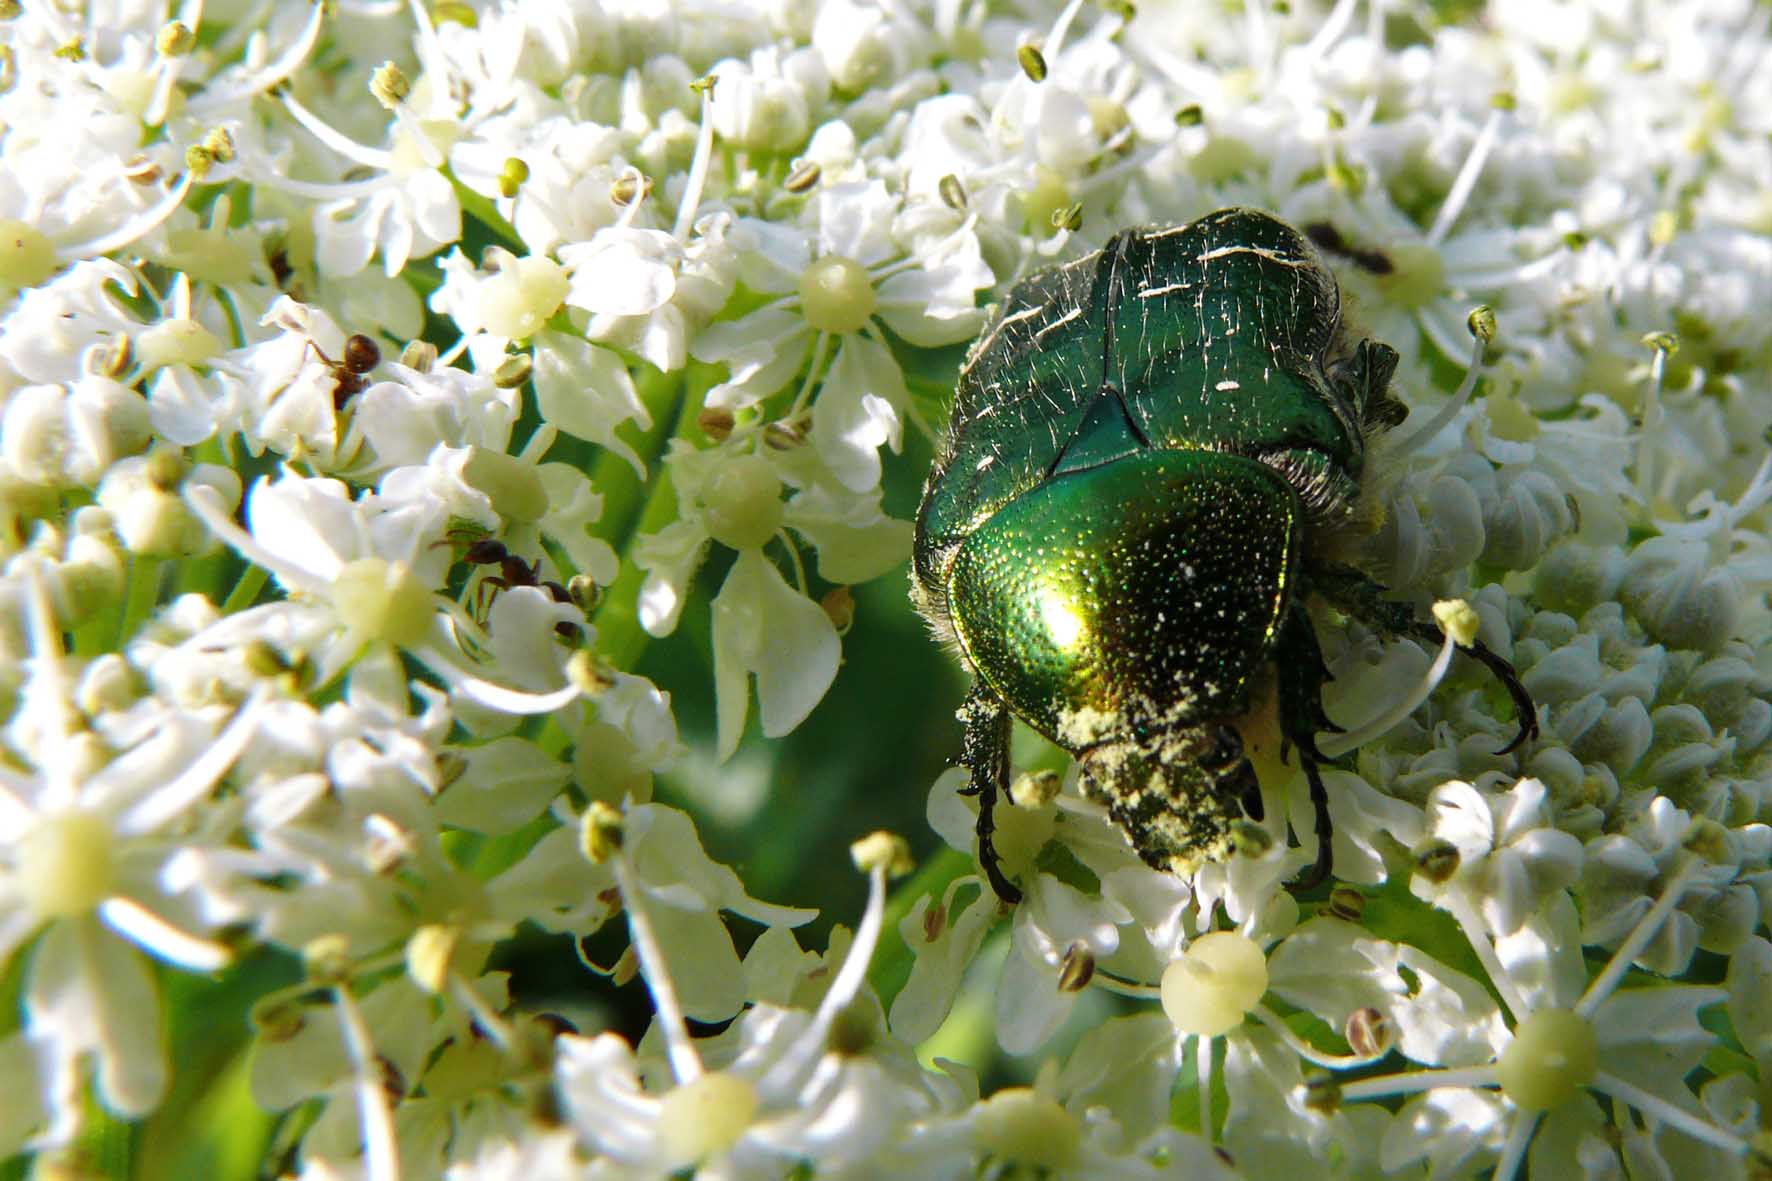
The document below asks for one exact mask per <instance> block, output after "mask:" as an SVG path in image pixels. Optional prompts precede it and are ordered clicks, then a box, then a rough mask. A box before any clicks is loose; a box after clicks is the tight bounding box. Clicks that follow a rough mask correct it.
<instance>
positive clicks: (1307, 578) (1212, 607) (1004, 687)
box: [913, 209, 1536, 902]
mask: <svg viewBox="0 0 1772 1181" xmlns="http://www.w3.org/2000/svg"><path fill="white" fill-rule="evenodd" d="M1396 364H1397V354H1396V352H1395V351H1394V350H1393V349H1391V348H1390V347H1389V346H1387V345H1384V344H1380V343H1378V342H1376V341H1372V340H1362V341H1359V342H1358V343H1354V342H1353V341H1351V340H1350V339H1349V338H1348V336H1347V334H1346V333H1345V332H1344V330H1343V327H1342V323H1341V298H1340V292H1339V289H1338V288H1337V286H1336V283H1335V279H1334V277H1333V276H1332V275H1331V274H1330V273H1329V271H1328V270H1327V269H1326V268H1325V266H1324V265H1323V263H1322V261H1321V260H1320V258H1319V257H1318V255H1317V252H1316V250H1315V249H1314V248H1313V247H1312V245H1311V243H1310V242H1309V240H1307V239H1306V238H1305V237H1304V236H1303V235H1302V234H1300V233H1299V232H1298V231H1296V230H1294V229H1293V228H1292V227H1290V226H1288V225H1287V224H1285V223H1284V222H1282V221H1279V220H1277V219H1276V218H1274V217H1271V216H1269V215H1268V214H1265V213H1262V212H1259V211H1257V210H1253V209H1223V210H1219V211H1218V212H1216V213H1213V214H1209V215H1208V216H1206V217H1203V218H1201V219H1199V220H1198V221H1195V222H1192V223H1189V224H1187V225H1183V226H1173V227H1167V228H1152V229H1129V230H1123V231H1121V232H1120V233H1119V234H1116V235H1115V236H1114V237H1113V238H1112V239H1111V240H1110V241H1109V242H1108V244H1107V245H1106V246H1105V247H1103V248H1102V249H1101V250H1100V251H1098V252H1096V253H1094V254H1091V255H1088V256H1087V257H1084V258H1081V259H1078V260H1077V261H1076V262H1073V263H1070V264H1068V265H1066V266H1062V267H1057V268H1054V269H1052V270H1048V271H1043V272H1041V273H1038V274H1035V275H1033V276H1030V277H1029V278H1027V279H1025V280H1023V281H1022V282H1020V283H1018V284H1017V285H1016V286H1015V287H1014V289H1013V290H1011V291H1010V293H1009V297H1008V299H1007V300H1006V301H1005V302H1004V304H1003V306H1002V307H1001V309H1000V310H999V311H998V312H997V314H996V316H995V318H994V320H993V321H992V323H991V324H990V326H989V327H988V328H987V329H986V330H985V331H984V333H983V335H981V336H980V337H979V339H978V340H977V342H975V343H974V344H973V346H972V348H971V350H970V351H969V353H968V354H967V357H966V362H965V366H964V367H963V368H962V370H961V372H960V384H959V390H958V394H957V397H956V400H955V404H954V409H953V417H952V420H951V422H950V424H949V427H948V433H947V436H946V439H945V440H944V442H943V444H942V445H941V447H940V448H939V449H938V454H937V456H936V460H935V464H934V466H933V468H932V469H931V471H930V473H929V479H928V482H927V483H926V484H925V486H924V489H923V500H922V505H921V507H920V508H919V509H918V512H917V526H916V540H915V547H914V550H913V554H914V562H915V568H914V570H913V597H914V598H915V599H916V602H917V606H918V609H919V610H920V611H922V613H923V614H924V616H925V617H926V618H928V619H929V621H930V623H931V625H932V626H933V627H934V628H935V630H936V632H937V633H938V634H939V635H941V636H943V637H944V638H947V639H949V640H951V641H952V642H954V643H955V644H956V646H957V647H958V649H959V651H960V653H961V656H962V659H963V660H964V662H965V664H966V665H967V667H968V668H969V670H970V671H971V672H972V674H973V689H972V693H971V695H970V696H969V697H968V699H967V702H966V704H965V705H964V706H963V707H962V709H961V711H960V718H961V720H962V721H963V723H964V725H965V745H964V752H963V754H962V756H961V761H962V762H963V763H965V764H966V765H967V766H968V767H969V769H970V771H971V783H970V785H969V787H968V788H967V789H966V790H967V792H968V793H970V794H975V795H977V796H978V797H979V816H978V836H979V857H980V861H981V862H982V863H983V866H984V869H985V871H986V874H987V876H988V877H989V879H990V881H991V884H992V887H993V888H994V889H995V890H996V892H997V894H998V895H999V896H1000V897H1002V898H1003V899H1004V900H1005V901H1008V902H1015V901H1017V900H1018V899H1019V897H1020V893H1019V891H1018V890H1017V889H1016V888H1015V886H1014V885H1013V884H1012V883H1010V882H1009V881H1008V879H1007V878H1006V877H1005V876H1004V874H1003V871H1002V868H1001V866H1000V864H999V861H998V858H997V855H996V852H995V849H994V848H993V846H992V843H991V834H992V832H993V831H994V827H993V821H992V809H993V806H994V804H995V802H996V797H997V795H998V793H999V792H1000V791H1002V790H1004V788H1005V786H1006V780H1007V777H1008V771H1009V764H1008V740H1009V729H1010V718H1011V715H1013V716H1015V717H1019V718H1021V719H1022V720H1023V721H1025V722H1026V723H1028V724H1029V725H1030V726H1032V727H1033V728H1034V729H1036V730H1038V731H1039V732H1040V733H1042V734H1044V735H1045V736H1046V737H1047V738H1049V739H1051V740H1052V741H1054V742H1056V743H1057V744H1058V745H1060V746H1062V747H1064V748H1065V749H1066V750H1069V751H1070V752H1071V753H1072V754H1074V755H1075V756H1076V757H1077V759H1078V761H1079V762H1080V764H1081V767H1082V775H1083V779H1082V782H1083V788H1084V791H1085V793H1086V794H1087V795H1089V796H1090V797H1091V798H1093V799H1096V800H1098V801H1099V802H1101V803H1102V804H1104V805H1105V806H1106V807H1107V810H1108V814H1109V815H1110V816H1111V817H1112V819H1113V820H1114V822H1115V823H1116V824H1117V825H1119V827H1120V828H1121V829H1122V830H1123V831H1124V832H1125V833H1126V835H1127V837H1128V839H1129V840H1130V841H1131V843H1132V845H1133V847H1134V848H1135V849H1137V851H1138V853H1139V854H1140V856H1141V857H1143V859H1144V860H1145V861H1146V862H1147V863H1149V864H1150V865H1152V866H1155V867H1157V868H1159V869H1165V870H1170V871H1174V872H1180V873H1188V872H1192V871H1193V870H1194V869H1196V868H1197V867H1198V865H1199V864H1200V863H1201V862H1202V861H1203V860H1207V859H1216V858H1221V857H1223V856H1225V855H1226V854H1227V853H1228V852H1229V851H1230V844H1231V833H1232V826H1233V824H1234V823H1235V822H1236V821H1237V819H1238V818H1239V817H1240V816H1242V815H1244V814H1248V815H1249V816H1251V817H1252V818H1254V819H1260V816H1261V793H1260V790H1259V787H1258V785H1257V783H1256V778H1255V772H1254V769H1253V767H1252V766H1251V764H1250V762H1249V759H1248V758H1247V757H1246V754H1245V742H1244V740H1245V737H1246V736H1247V735H1246V734H1245V733H1244V730H1246V729H1247V728H1248V726H1249V724H1250V722H1249V718H1248V714H1249V711H1250V708H1251V705H1252V697H1256V696H1260V695H1261V694H1262V690H1263V686H1264V685H1265V684H1266V683H1267V680H1266V678H1267V672H1266V670H1267V669H1268V667H1269V666H1272V667H1273V668H1274V670H1275V671H1274V676H1273V680H1272V685H1273V694H1272V696H1273V699H1274V709H1275V710H1276V712H1277V714H1278V723H1279V731H1280V735H1281V737H1282V739H1283V741H1284V743H1285V745H1286V746H1288V747H1290V748H1291V749H1293V750H1296V751H1297V752H1298V756H1299V761H1300V763H1301V764H1302V765H1303V768H1304V770H1305V773H1306V775H1307V777H1308V780H1309V783H1310V789H1311V800H1312V803H1313V805H1314V807H1315V811H1316V829H1317V859H1316V863H1315V865H1314V866H1313V868H1312V869H1311V870H1310V871H1309V872H1308V873H1307V874H1306V877H1305V879H1304V884H1306V885H1313V884H1315V883H1317V882H1319V881H1321V880H1322V879H1323V878H1324V877H1325V876H1326V875H1327V874H1328V872H1329V869H1330V844H1329V836H1330V825H1329V814H1328V800H1327V795H1326V794H1325V791H1324V788H1323V781H1322V777H1321V774H1320V772H1319V770H1318V768H1319V765H1320V764H1321V763H1323V762H1325V761H1327V760H1326V759H1325V758H1324V756H1323V755H1322V754H1321V753H1320V752H1319V751H1318V749H1317V746H1316V741H1315V737H1314V736H1315V734H1316V733H1318V732H1319V731H1323V730H1332V729H1334V728H1335V727H1334V726H1333V725H1332V724H1331V723H1330V722H1329V720H1328V718H1327V717H1326V716H1325V715H1324V713H1323V707H1322V701H1321V696H1322V687H1323V684H1324V682H1325V681H1327V680H1328V673H1327V670H1326V669H1325V668H1324V665H1323V659H1322V656H1321V653H1320V652H1319V650H1318V646H1317V638H1316V633H1315V631H1314V629H1313V627H1312V624H1311V621H1310V616H1309V615H1308V614H1307V612H1306V610H1305V603H1306V601H1307V599H1309V598H1310V597H1311V596H1319V597H1321V598H1323V599H1324V600H1326V601H1328V602H1330V603H1331V604H1333V605H1334V606H1336V607H1338V608H1340V609H1341V610H1343V611H1345V612H1347V613H1349V614H1351V615H1353V616H1355V617H1358V618H1361V619H1364V620H1367V621H1369V622H1371V623H1372V624H1374V625H1375V626H1377V627H1379V628H1380V629H1382V630H1383V631H1385V632H1387V633H1391V634H1398V633H1406V634H1413V635H1418V636H1421V637H1423V638H1425V639H1427V640H1429V641H1431V642H1432V643H1434V644H1438V643H1439V632H1438V630H1437V629H1436V628H1435V627H1433V626H1432V625H1429V624H1425V623H1422V622H1420V621H1418V620H1416V618H1415V617H1414V614H1413V612H1412V611H1411V609H1410V608H1409V607H1408V606H1407V605H1406V604H1402V603H1396V602H1391V601H1387V600H1383V599H1381V598H1380V597H1379V593H1380V591H1381V590H1382V589H1383V588H1381V587H1380V586H1378V585H1377V584H1376V583H1375V582H1373V581H1372V579H1371V578H1369V577H1368V576H1366V575H1365V574H1364V573H1362V572H1361V571H1359V570H1357V569H1354V568H1352V567H1350V566H1347V565H1345V564H1342V563H1340V562H1337V561H1336V560H1334V558H1333V557H1332V556H1331V555H1332V553H1333V550H1334V542H1335V541H1337V539H1338V538H1340V537H1343V536H1345V534H1346V532H1347V529H1348V527H1349V526H1350V525H1352V524H1353V523H1354V522H1355V521H1356V520H1357V519H1358V518H1359V512H1360V509H1359V497H1360V492H1361V486H1360V476H1361V471H1362V468H1363V467H1364V460H1365V452H1366V444H1367V440H1368V439H1369V438H1370V437H1372V436H1374V435H1376V434H1378V433H1380V432H1382V431H1384V430H1387V429H1389V428H1390V427H1392V426H1394V425H1396V424H1397V423H1399V422H1401V421H1402V419H1403V417H1404V415H1405V413H1406V411H1405V409H1404V407H1403V405H1402V404H1401V403H1400V402H1398V401H1396V400H1395V399H1394V398H1392V397H1391V396H1390V394H1389V392H1388V387H1389V384H1390V378H1391V374H1392V373H1393V372H1394V370H1395V368H1396ZM1468 651H1469V652H1470V653H1471V655H1473V656H1475V657H1477V658H1478V659H1479V660H1481V661H1483V662H1484V663H1485V664H1486V665H1488V667H1489V668H1490V669H1491V670H1492V671H1493V672H1495V673H1496V675H1497V676H1499V677H1500V678H1501V680H1502V681H1503V683H1504V684H1505V685H1506V686H1507V688H1508V691H1509V693H1510V694H1511V695H1512V697H1513V700H1514V704H1515V706H1516V708H1517V709H1518V711H1519V717H1520V732H1519V735H1518V736H1517V737H1516V738H1515V739H1514V740H1513V742H1512V743H1510V744H1509V745H1508V747H1507V748H1506V749H1507V750H1512V749H1514V748H1515V747H1517V746H1518V745H1519V744H1520V743H1522V742H1524V741H1525V740H1527V738H1529V737H1531V736H1532V735H1534V734H1535V733H1536V720H1535V714H1534V710H1533V707H1532V702H1531V699H1530V698H1529V697H1528V696H1527V694H1526V691H1525V689H1524V688H1523V687H1522V686H1521V685H1520V682H1519V679H1518V678H1517V677H1516V676H1515V675H1514V670H1513V668H1512V666H1511V665H1509V664H1508V663H1507V662H1506V661H1505V660H1503V659H1502V658H1501V657H1499V656H1497V655H1496V654H1495V653H1493V652H1491V651H1490V650H1489V649H1487V648H1485V647H1483V646H1482V645H1481V644H1477V645H1474V646H1473V647H1471V648H1470V649H1468Z"/></svg>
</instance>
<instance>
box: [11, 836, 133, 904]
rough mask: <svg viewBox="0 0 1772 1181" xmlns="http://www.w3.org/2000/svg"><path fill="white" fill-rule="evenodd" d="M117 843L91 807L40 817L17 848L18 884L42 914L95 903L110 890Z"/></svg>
mask: <svg viewBox="0 0 1772 1181" xmlns="http://www.w3.org/2000/svg"><path fill="white" fill-rule="evenodd" d="M116 871H117V866H116V848H115V838H114V836H113V834H112V832H111V826H110V825H109V824H107V823H105V821H104V820H103V819H101V818H100V817H98V816H94V815H93V814H92V813H90V812H80V811H68V812H55V813H50V814H48V815H46V816H43V817H41V818H40V819H39V820H38V821H37V824H36V826H35V827H33V828H32V829H31V831H30V834H29V835H27V836H26V837H25V839H24V841H23V842H22V843H21V844H20V846H19V850H18V866H17V874H18V884H19V887H20V889H21V891H22V892H23V894H24V900H25V904H26V905H27V906H29V907H30V908H31V911H32V913H34V914H36V915H37V917H38V918H42V919H59V918H69V917H71V916H74V915H80V914H86V913H88V912H90V911H92V910H93V909H95V908H96V907H97V906H98V904H99V903H101V902H103V901H104V900H105V899H106V898H107V897H109V896H110V895H111V894H112V893H113V892H114V886H115V881H116Z"/></svg>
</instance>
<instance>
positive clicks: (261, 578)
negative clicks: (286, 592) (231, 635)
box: [222, 566, 270, 615]
mask: <svg viewBox="0 0 1772 1181" xmlns="http://www.w3.org/2000/svg"><path fill="white" fill-rule="evenodd" d="M269 577H270V575H269V574H268V573H267V572H266V570H265V568H264V567H263V566H248V567H246V569H245V570H243V571H241V573H240V581H239V582H236V583H235V584H234V589H233V590H232V591H230V592H228V600H227V602H225V603H223V604H222V614H223V615H232V614H233V613H234V612H236V611H244V610H245V609H246V608H248V607H250V606H252V604H253V603H254V602H255V601H256V600H257V599H258V593H259V592H260V591H262V590H263V589H264V588H265V580H266V579H267V578H269Z"/></svg>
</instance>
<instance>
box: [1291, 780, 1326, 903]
mask: <svg viewBox="0 0 1772 1181" xmlns="http://www.w3.org/2000/svg"><path fill="white" fill-rule="evenodd" d="M1298 761H1299V762H1301V763H1303V764H1304V777H1305V778H1306V779H1307V780H1309V781H1310V785H1311V807H1312V808H1313V809H1315V810H1316V813H1317V860H1316V861H1315V862H1314V863H1312V865H1311V867H1310V868H1309V869H1307V870H1305V871H1304V876H1303V877H1301V878H1299V879H1298V880H1297V881H1296V882H1293V883H1292V888H1293V889H1294V890H1314V889H1316V888H1317V887H1318V886H1320V885H1322V884H1323V882H1324V881H1325V880H1327V879H1328V877H1329V871H1330V870H1331V869H1333V868H1334V867H1335V847H1334V844H1333V843H1332V838H1333V837H1334V835H1335V829H1334V827H1333V826H1332V825H1331V824H1330V823H1329V789H1328V788H1326V787H1324V786H1323V773H1322V772H1321V771H1319V770H1318V769H1317V760H1315V759H1313V758H1311V757H1310V756H1309V755H1308V754H1305V753H1304V752H1303V751H1299V752H1298Z"/></svg>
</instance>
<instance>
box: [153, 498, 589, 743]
mask: <svg viewBox="0 0 1772 1181" xmlns="http://www.w3.org/2000/svg"><path fill="white" fill-rule="evenodd" d="M187 502H188V503H189V504H190V505H191V508H192V509H193V510H194V511H195V512H196V513H197V514H198V515H199V516H200V517H202V518H203V520H204V521H205V523H207V524H208V526H209V528H210V529H211V531H213V532H215V533H216V534H218V535H219V536H220V537H221V538H222V539H223V540H225V541H226V542H228V544H230V545H231V546H233V547H234V548H235V549H236V550H238V551H240V553H241V554H242V555H244V556H246V557H248V558H249V559H251V560H252V561H253V562H254V563H255V564H257V565H260V566H263V567H264V568H265V569H267V570H268V571H270V572H272V573H273V574H275V576H276V577H277V579H278V581H279V582H280V583H282V584H283V586H284V587H285V588H286V590H287V592H288V593H289V595H290V597H289V598H288V599H286V600H284V601H283V602H278V603H267V604H264V605H262V606H259V607H253V608H250V609H248V610H246V611H243V612H240V613H238V614H236V615H231V616H229V617H227V618H226V619H224V620H222V621H220V622H218V623H217V624H215V625H214V626H212V627H211V628H209V629H207V631H206V632H205V633H203V634H202V635H200V636H198V637H194V638H193V639H192V641H190V642H191V643H193V644H195V645H197V646H199V647H204V646H211V645H218V644H219V645H224V646H231V645H235V644H242V643H245V642H247V641H248V640H251V639H264V640H267V641H269V642H271V643H273V644H276V645H278V646H281V647H284V648H286V649H287V648H295V649H300V650H303V651H305V652H307V653H309V654H311V656H312V658H313V660H314V663H315V666H316V667H315V672H316V676H317V677H318V678H319V683H320V684H326V683H329V682H331V681H332V680H333V679H334V678H336V677H338V676H340V675H341V674H343V673H344V672H345V671H346V670H347V669H348V668H349V667H350V666H351V665H352V664H353V663H355V662H356V661H358V660H359V659H361V658H362V657H363V656H364V654H365V652H366V651H367V652H370V653H374V652H376V651H378V650H386V649H384V648H383V646H386V647H387V648H398V649H402V650H405V651H409V652H411V653H412V654H413V655H415V656H417V657H418V658H419V659H420V660H421V661H423V662H424V663H425V665H426V666H427V667H428V668H430V669H431V670H432V671H433V672H434V673H437V674H438V675H440V676H441V677H442V678H443V679H444V681H445V682H446V683H447V684H448V686H449V688H450V689H451V691H453V692H456V693H460V694H462V695H464V696H465V697H466V698H467V699H468V700H470V701H473V702H475V703H477V704H480V705H483V706H486V707H487V708H490V709H496V710H502V711H505V712H515V713H526V712H535V713H542V712H547V711H549V710H552V709H556V708H558V707H559V706H561V705H564V704H566V702H568V701H570V700H572V699H573V698H574V697H576V696H577V695H578V692H579V690H578V688H577V687H576V686H574V685H572V684H570V683H567V684H564V685H558V686H555V687H554V688H552V689H550V690H548V691H544V692H540V693H530V692H525V691H522V690H518V689H513V688H510V687H507V686H504V685H500V684H497V683H495V682H492V681H489V680H487V679H485V678H483V677H481V676H480V675H479V674H478V673H477V672H476V671H474V670H473V669H471V668H470V667H469V666H467V665H466V664H465V663H464V662H463V660H462V658H461V657H460V656H459V655H457V654H456V652H455V648H456V644H455V639H454V616H453V614H452V613H451V611H450V610H449V608H448V607H447V606H446V605H445V602H444V601H441V600H440V599H439V597H438V596H436V594H435V592H434V591H432V589H431V588H432V587H434V586H436V585H438V584H440V583H441V581H442V574H443V567H444V565H445V564H446V562H447V559H446V558H445V557H444V555H443V552H442V551H441V550H437V549H435V548H434V547H433V546H432V545H431V544H430V543H431V542H432V541H433V540H440V533H441V525H442V522H441V521H440V520H439V519H438V513H437V511H436V509H434V508H430V507H428V506H425V505H422V504H418V503H415V502H410V501H408V502H378V501H376V500H375V499H374V498H372V497H365V498H362V499H360V500H356V501H353V500H351V499H350V498H349V496H348V494H347V492H346V490H345V487H344V485H342V484H340V483H338V482H336V481H333V480H307V479H302V478H301V477H299V476H296V475H293V474H289V473H286V474H285V475H284V477H283V478H282V479H281V480H279V481H278V482H277V483H275V484H272V483H269V482H262V483H260V484H259V485H258V487H257V488H255V489H254V490H253V493H252V496H251V500H250V501H249V504H248V519H249V522H250V525H251V530H252V531H251V532H250V533H248V532H247V531H245V530H242V529H241V528H240V527H239V526H238V525H235V524H234V523H233V521H232V520H231V518H229V517H228V516H227V515H226V512H225V510H224V509H223V507H222V503H221V500H220V497H218V496H216V495H215V494H214V492H213V490H211V489H208V488H197V489H193V490H188V491H187ZM562 677H563V674H562Z"/></svg>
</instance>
